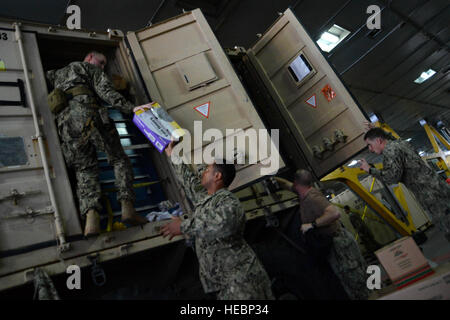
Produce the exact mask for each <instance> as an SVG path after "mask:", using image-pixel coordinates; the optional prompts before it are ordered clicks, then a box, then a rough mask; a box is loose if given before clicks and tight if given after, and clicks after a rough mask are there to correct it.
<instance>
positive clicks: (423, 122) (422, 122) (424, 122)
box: [419, 119, 427, 127]
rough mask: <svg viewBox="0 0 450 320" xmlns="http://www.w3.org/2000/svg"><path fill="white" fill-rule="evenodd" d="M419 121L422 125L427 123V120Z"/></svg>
mask: <svg viewBox="0 0 450 320" xmlns="http://www.w3.org/2000/svg"><path fill="white" fill-rule="evenodd" d="M419 123H420V125H421V126H422V127H423V126H424V125H426V124H427V122H426V121H425V120H423V119H422V120H419Z"/></svg>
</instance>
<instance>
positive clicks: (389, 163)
mask: <svg viewBox="0 0 450 320" xmlns="http://www.w3.org/2000/svg"><path fill="white" fill-rule="evenodd" d="M383 156H384V159H383V169H382V170H379V169H376V168H373V167H372V168H370V170H369V173H370V174H371V175H372V176H373V177H375V178H377V179H379V180H381V181H383V182H384V183H386V184H394V183H398V182H400V180H401V178H402V175H403V163H402V157H401V155H399V154H398V153H396V152H395V150H390V149H389V150H388V149H385V151H384V152H383Z"/></svg>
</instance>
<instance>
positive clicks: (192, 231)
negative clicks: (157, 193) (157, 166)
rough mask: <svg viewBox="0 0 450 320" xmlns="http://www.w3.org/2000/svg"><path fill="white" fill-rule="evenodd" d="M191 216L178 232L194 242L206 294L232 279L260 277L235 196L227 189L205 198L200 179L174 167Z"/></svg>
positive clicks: (241, 210)
mask: <svg viewBox="0 0 450 320" xmlns="http://www.w3.org/2000/svg"><path fill="white" fill-rule="evenodd" d="M174 168H175V172H176V174H177V176H178V179H179V180H180V182H181V184H182V185H183V188H184V190H185V192H186V195H187V196H188V197H189V198H190V199H191V201H192V202H193V203H194V206H195V211H194V214H193V215H192V216H191V217H190V218H189V219H186V220H184V221H183V222H182V223H181V232H182V233H183V234H184V235H186V236H188V237H194V238H195V250H196V254H197V257H198V261H199V269H200V280H201V282H202V285H203V288H204V290H205V292H207V293H208V292H214V291H219V290H221V289H223V288H224V287H225V286H226V285H227V284H228V283H231V280H230V279H232V278H235V277H238V278H242V279H246V278H249V276H250V275H252V274H255V273H260V270H261V265H260V264H259V261H258V259H257V257H256V254H255V253H254V252H253V250H252V249H251V248H250V246H249V245H248V244H247V242H246V241H245V240H244V237H243V234H244V228H245V213H244V211H243V209H242V206H241V204H240V202H239V200H238V199H237V198H236V196H235V195H234V194H233V193H232V192H230V191H229V190H227V189H225V188H224V189H220V190H218V191H217V192H216V193H214V194H212V195H208V193H207V192H206V189H205V188H204V187H203V186H202V185H201V184H200V177H199V175H197V174H195V173H194V172H193V171H191V170H190V168H189V167H188V166H187V165H185V164H183V163H182V164H178V165H174Z"/></svg>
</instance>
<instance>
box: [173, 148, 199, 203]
mask: <svg viewBox="0 0 450 320" xmlns="http://www.w3.org/2000/svg"><path fill="white" fill-rule="evenodd" d="M174 157H175V156H174ZM178 160H179V162H180V164H173V167H174V169H175V173H176V175H177V177H178V181H180V183H181V185H182V186H183V189H184V191H185V193H186V196H187V197H188V198H189V199H190V200H191V201H192V203H194V204H196V203H197V202H198V201H199V200H200V199H202V198H203V197H205V196H206V189H205V188H204V187H203V186H202V185H201V180H200V176H199V175H198V174H195V173H194V172H193V171H192V170H191V168H189V167H188V166H187V165H186V164H185V163H183V162H182V161H181V159H180V158H178Z"/></svg>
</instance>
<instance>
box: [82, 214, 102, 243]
mask: <svg viewBox="0 0 450 320" xmlns="http://www.w3.org/2000/svg"><path fill="white" fill-rule="evenodd" d="M99 233H100V215H99V214H98V212H97V211H95V210H94V209H90V210H89V211H88V212H87V214H86V226H85V227H84V236H85V237H92V236H95V235H98V234H99Z"/></svg>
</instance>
